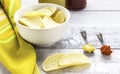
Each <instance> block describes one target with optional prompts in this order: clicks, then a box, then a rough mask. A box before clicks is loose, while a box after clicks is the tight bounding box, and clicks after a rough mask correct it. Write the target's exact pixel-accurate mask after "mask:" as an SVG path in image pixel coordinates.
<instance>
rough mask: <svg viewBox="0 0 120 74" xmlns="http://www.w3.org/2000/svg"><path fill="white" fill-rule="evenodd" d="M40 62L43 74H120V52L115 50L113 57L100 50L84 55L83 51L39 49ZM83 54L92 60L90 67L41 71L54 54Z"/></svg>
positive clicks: (38, 61)
mask: <svg viewBox="0 0 120 74" xmlns="http://www.w3.org/2000/svg"><path fill="white" fill-rule="evenodd" d="M36 51H37V56H38V60H37V63H38V65H39V68H40V70H41V74H120V70H119V69H120V57H119V55H120V51H119V50H114V51H113V53H112V55H111V56H104V55H102V54H101V53H100V51H99V50H95V52H94V53H92V54H88V53H83V51H82V49H37V50H36ZM71 52H81V53H83V54H85V55H86V56H88V58H89V59H90V60H91V65H90V66H84V67H80V66H75V67H69V68H65V69H60V70H57V71H52V72H48V73H45V72H44V71H42V69H41V64H42V62H43V60H44V59H45V58H46V57H48V56H49V55H52V54H54V53H65V54H67V53H71Z"/></svg>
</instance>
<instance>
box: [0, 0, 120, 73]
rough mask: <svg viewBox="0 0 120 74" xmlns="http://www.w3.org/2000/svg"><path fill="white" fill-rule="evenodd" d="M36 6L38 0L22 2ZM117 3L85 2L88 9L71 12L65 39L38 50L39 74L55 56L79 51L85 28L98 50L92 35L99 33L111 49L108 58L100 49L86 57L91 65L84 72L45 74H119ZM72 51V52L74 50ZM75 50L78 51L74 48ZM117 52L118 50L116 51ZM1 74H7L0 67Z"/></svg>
mask: <svg viewBox="0 0 120 74" xmlns="http://www.w3.org/2000/svg"><path fill="white" fill-rule="evenodd" d="M29 4H37V0H22V6H25V5H29ZM119 20H120V0H87V7H86V8H85V9H84V10H81V11H71V19H70V22H69V23H70V27H71V28H70V29H69V30H68V31H67V32H66V35H65V36H64V38H63V39H62V40H61V41H59V42H58V43H56V44H55V45H53V46H51V47H47V49H46V48H40V47H36V48H37V50H36V52H37V64H38V65H39V68H40V70H41V74H47V73H45V72H43V71H42V69H41V63H42V62H43V60H44V59H45V58H46V57H47V56H49V55H51V54H54V53H70V52H81V53H83V51H82V50H81V49H78V48H81V47H82V45H83V44H84V41H83V39H82V37H81V36H80V33H79V32H80V29H83V28H84V29H86V30H87V33H88V40H89V42H90V43H91V44H92V45H94V46H95V47H96V48H100V46H101V45H100V43H99V41H98V39H97V38H96V36H95V32H102V33H103V36H104V38H105V42H106V44H109V45H110V46H111V47H112V48H114V49H113V54H112V55H111V56H103V55H101V53H100V51H99V49H97V50H96V51H95V53H94V54H86V55H87V56H88V57H89V59H90V60H91V62H92V64H91V66H90V67H89V68H86V69H82V70H81V68H79V69H76V68H66V69H63V70H59V71H54V72H51V73H48V74H120V71H119V69H120V57H119V55H120V50H119V49H120V21H119ZM73 48H74V49H73ZM76 48H77V49H76ZM116 49H118V50H116ZM0 74H10V73H9V72H8V71H7V70H6V69H5V68H4V66H3V65H2V64H0Z"/></svg>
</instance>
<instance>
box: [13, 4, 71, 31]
mask: <svg viewBox="0 0 120 74" xmlns="http://www.w3.org/2000/svg"><path fill="white" fill-rule="evenodd" d="M41 5H42V6H43V5H46V6H47V5H48V6H50V5H51V6H56V7H59V8H61V9H64V11H65V12H66V13H67V16H68V18H67V19H66V21H65V22H64V23H62V24H61V25H59V26H56V27H52V28H44V29H35V28H30V27H26V26H24V25H22V24H20V23H19V21H17V19H16V18H17V15H18V14H19V12H21V10H22V9H26V8H28V7H33V6H41ZM70 17H71V15H70V11H69V10H68V9H67V8H65V7H63V6H61V5H58V4H53V3H38V4H31V5H26V6H23V7H21V8H20V9H18V10H17V11H16V12H15V14H14V20H15V23H16V25H19V26H21V27H23V28H25V29H31V30H50V29H55V28H58V27H61V26H64V25H67V24H66V23H67V22H68V21H69V20H70Z"/></svg>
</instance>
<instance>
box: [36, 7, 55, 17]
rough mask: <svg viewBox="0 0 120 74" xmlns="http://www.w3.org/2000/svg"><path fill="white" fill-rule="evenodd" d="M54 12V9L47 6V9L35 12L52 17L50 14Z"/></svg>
mask: <svg viewBox="0 0 120 74" xmlns="http://www.w3.org/2000/svg"><path fill="white" fill-rule="evenodd" d="M56 10H57V8H56V7H52V6H48V7H44V8H41V9H38V10H36V11H37V12H39V13H42V14H44V15H43V16H52V14H54V13H55V11H56Z"/></svg>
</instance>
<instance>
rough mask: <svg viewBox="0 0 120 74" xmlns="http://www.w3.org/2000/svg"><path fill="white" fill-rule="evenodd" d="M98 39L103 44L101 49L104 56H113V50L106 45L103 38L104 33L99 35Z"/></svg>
mask: <svg viewBox="0 0 120 74" xmlns="http://www.w3.org/2000/svg"><path fill="white" fill-rule="evenodd" d="M97 37H98V39H99V40H100V42H101V44H102V46H101V48H100V50H101V53H102V54H104V55H111V53H112V50H111V48H110V46H109V45H105V43H104V40H103V37H102V33H98V34H97Z"/></svg>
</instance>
